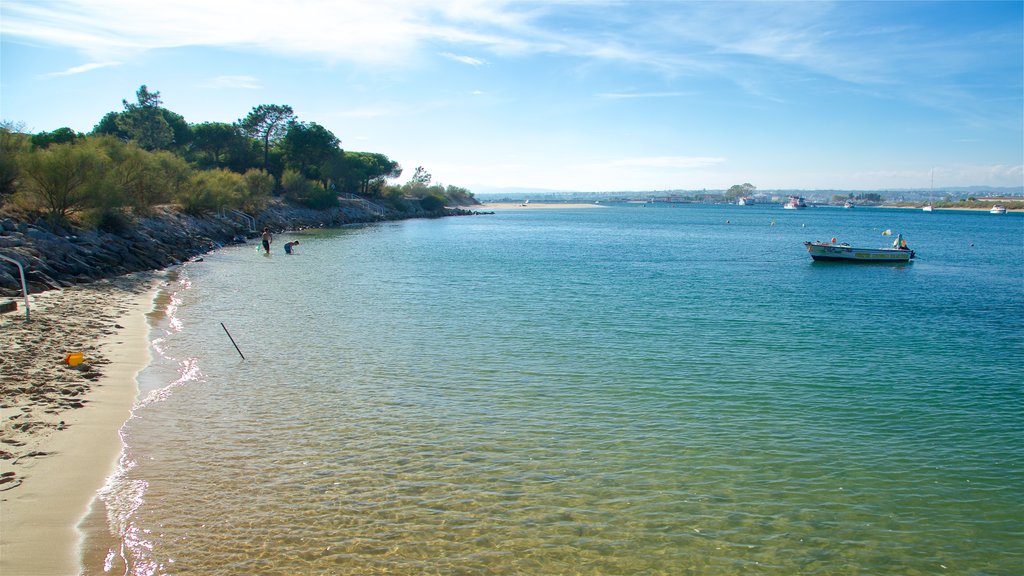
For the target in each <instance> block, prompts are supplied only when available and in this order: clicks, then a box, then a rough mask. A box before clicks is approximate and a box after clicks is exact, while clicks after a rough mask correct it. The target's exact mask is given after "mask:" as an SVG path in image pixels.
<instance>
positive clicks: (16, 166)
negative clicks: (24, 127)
mask: <svg viewBox="0 0 1024 576" xmlns="http://www.w3.org/2000/svg"><path fill="white" fill-rule="evenodd" d="M29 145H30V142H29V137H28V136H27V135H26V134H22V133H21V130H20V127H19V126H15V125H13V124H12V123H10V122H3V123H0V205H2V204H4V203H5V202H6V201H7V199H8V198H10V196H11V195H12V194H14V192H15V190H16V183H17V181H18V177H19V176H20V175H21V167H20V158H21V154H22V153H23V152H25V151H26V150H28V148H29Z"/></svg>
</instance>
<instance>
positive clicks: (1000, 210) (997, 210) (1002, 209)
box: [988, 204, 1006, 214]
mask: <svg viewBox="0 0 1024 576" xmlns="http://www.w3.org/2000/svg"><path fill="white" fill-rule="evenodd" d="M988 213H989V214H1006V206H1003V205H1002V204H996V205H994V206H992V209H991V210H989V211H988Z"/></svg>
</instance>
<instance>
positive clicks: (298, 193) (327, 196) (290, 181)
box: [281, 169, 338, 210]
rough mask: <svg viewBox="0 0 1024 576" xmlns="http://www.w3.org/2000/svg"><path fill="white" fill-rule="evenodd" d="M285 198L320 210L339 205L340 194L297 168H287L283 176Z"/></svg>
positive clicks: (282, 185) (282, 186)
mask: <svg viewBox="0 0 1024 576" xmlns="http://www.w3.org/2000/svg"><path fill="white" fill-rule="evenodd" d="M281 188H282V189H283V190H284V196H285V198H287V199H289V200H291V201H292V202H296V203H299V204H302V205H303V206H307V207H309V208H315V209H318V210H321V209H324V208H332V207H334V206H337V205H338V196H337V195H336V194H334V192H331V191H330V190H327V189H326V188H324V187H323V186H321V185H319V184H317V183H316V182H313V181H311V180H309V179H307V178H306V177H305V176H303V175H302V174H299V173H298V172H297V171H295V170H290V169H286V170H285V171H284V175H282V176H281Z"/></svg>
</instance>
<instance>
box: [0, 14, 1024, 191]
mask: <svg viewBox="0 0 1024 576" xmlns="http://www.w3.org/2000/svg"><path fill="white" fill-rule="evenodd" d="M143 84H145V85H146V86H147V87H148V88H149V90H150V91H154V90H155V91H159V92H160V96H161V98H162V100H163V106H164V107H165V108H167V109H169V110H171V111H174V112H176V113H178V114H181V115H182V116H184V117H185V119H186V120H187V121H188V122H190V123H200V122H234V121H236V120H238V119H240V118H243V117H244V116H246V114H248V113H249V111H250V110H252V108H253V107H255V106H258V105H260V104H287V105H289V106H291V107H292V108H293V109H294V111H295V113H296V115H297V117H298V119H299V120H301V121H304V122H315V123H317V124H320V125H322V126H324V127H325V128H327V129H329V130H331V131H332V132H333V133H334V134H335V135H336V136H337V137H338V138H339V139H340V140H341V142H342V144H341V145H342V147H343V148H344V149H346V150H351V151H366V152H378V153H382V154H385V155H387V156H388V157H389V158H391V159H392V160H395V161H397V162H399V163H400V164H401V165H402V167H403V168H404V173H403V176H402V177H401V178H400V179H399V181H404V180H407V179H409V178H410V177H411V176H412V173H413V171H414V169H415V168H416V167H417V166H423V167H424V168H426V169H427V171H428V172H429V173H431V174H432V175H433V183H440V184H444V185H456V186H462V187H465V188H469V189H470V190H472V191H474V192H477V193H485V192H493V191H501V190H508V189H546V190H562V191H638V190H701V189H708V190H718V189H727V188H729V187H730V186H733V185H735V184H744V183H750V184H752V185H754V186H756V187H757V188H758V189H762V190H778V189H806V190H821V189H842V190H885V189H908V188H910V189H914V188H916V189H928V188H934V189H936V190H941V189H943V188H951V187H966V186H997V187H1020V186H1024V168H1022V164H1024V2H1020V1H1008V2H973V1H972V2H945V1H943V2H924V1H915V2H887V1H869V2H848V1H841V2H824V1H816V2H795V1H787V2H769V1H758V2H730V1H722V2H684V1H660V0H648V1H642V0H634V1H612V0H570V1H562V0H543V1H503V0H491V1H485V0H448V1H445V0H433V1H430V2H427V1H423V0H369V1H362V0H344V1H338V0H174V1H171V0H152V1H147V2H140V1H138V0H2V1H0V118H2V120H4V121H6V122H10V123H14V124H15V125H22V126H23V129H24V130H25V131H29V132H39V131H50V130H54V129H56V128H60V127H63V126H68V127H71V128H73V129H74V130H76V131H79V132H89V131H91V130H92V128H93V126H95V125H96V123H97V122H98V121H99V120H100V118H102V117H103V115H104V114H106V113H108V112H111V111H120V110H122V109H123V107H122V100H125V99H127V100H129V101H134V100H135V92H136V91H137V90H138V88H139V86H141V85H143Z"/></svg>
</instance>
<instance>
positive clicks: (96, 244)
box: [0, 201, 474, 297]
mask: <svg viewBox="0 0 1024 576" xmlns="http://www.w3.org/2000/svg"><path fill="white" fill-rule="evenodd" d="M473 213H474V212H472V211H469V210H465V209H459V208H445V209H443V210H438V211H434V212H424V211H416V210H410V211H405V212H396V211H391V210H384V209H383V208H381V207H379V206H376V205H373V204H368V203H365V202H344V203H343V205H342V206H341V207H338V208H331V209H328V210H313V209H309V208H304V207H301V206H295V205H290V204H287V203H285V202H283V201H275V202H272V203H271V204H270V206H268V207H267V209H265V210H263V211H262V212H260V213H258V214H252V215H251V216H249V217H246V216H242V215H239V214H238V213H237V212H227V213H225V214H223V215H221V214H204V215H193V214H186V213H183V212H180V211H177V210H175V209H173V208H171V207H158V208H155V209H154V210H152V211H151V212H150V213H149V214H147V215H145V216H141V217H137V218H135V219H134V221H132V222H125V223H124V224H123V225H121V226H116V228H118V229H116V230H111V229H109V228H110V227H109V226H108V229H107V230H88V229H83V228H77V227H72V226H60V225H53V224H51V223H49V222H48V221H47V220H46V219H44V218H39V217H36V218H34V219H33V220H32V221H27V220H28V219H27V218H22V219H16V218H12V217H5V218H0V256H5V257H7V258H11V259H14V260H17V261H18V262H19V263H21V265H22V267H23V268H24V272H25V280H26V283H27V284H28V288H29V293H30V294H37V293H39V292H44V291H46V290H52V289H59V288H67V287H70V286H75V285H79V284H86V283H89V282H95V281H97V280H101V279H104V278H113V277H116V276H121V275H124V274H129V273H132V272H142V271H147V270H159V269H162V268H166V267H168V266H173V265H175V264H180V263H181V262H184V261H187V260H189V259H192V258H195V257H196V256H199V255H201V254H205V253H206V252H209V251H210V250H212V249H215V248H217V247H219V246H223V245H225V244H231V243H238V242H244V241H245V240H246V239H249V238H254V237H256V236H257V235H258V233H257V232H256V231H257V230H262V229H263V227H264V226H267V227H269V228H270V229H271V231H273V232H281V231H286V230H300V229H304V228H313V227H337V226H342V225H346V224H356V223H368V222H378V221H384V220H402V219H407V218H429V217H443V216H455V215H467V214H473ZM250 218H251V219H250ZM21 293H22V290H21V279H20V271H19V270H18V267H17V265H15V264H13V263H11V262H9V261H8V260H6V259H4V258H0V297H3V296H6V297H17V296H20V295H21Z"/></svg>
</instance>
